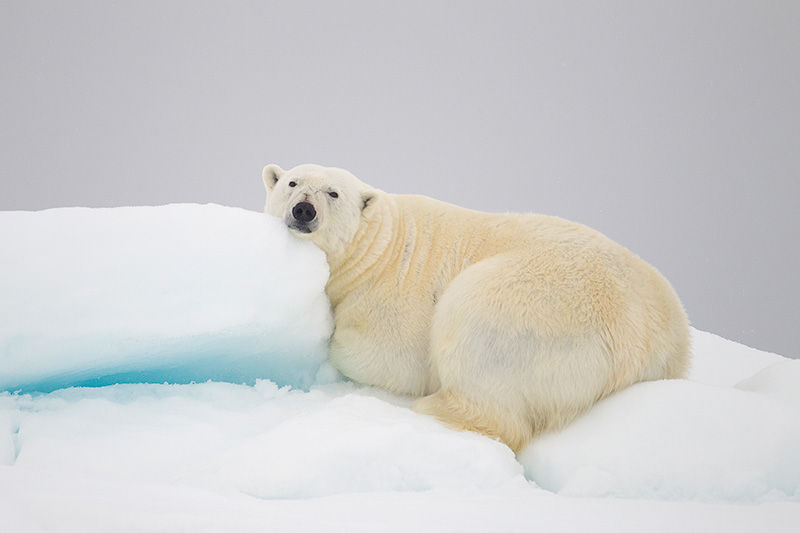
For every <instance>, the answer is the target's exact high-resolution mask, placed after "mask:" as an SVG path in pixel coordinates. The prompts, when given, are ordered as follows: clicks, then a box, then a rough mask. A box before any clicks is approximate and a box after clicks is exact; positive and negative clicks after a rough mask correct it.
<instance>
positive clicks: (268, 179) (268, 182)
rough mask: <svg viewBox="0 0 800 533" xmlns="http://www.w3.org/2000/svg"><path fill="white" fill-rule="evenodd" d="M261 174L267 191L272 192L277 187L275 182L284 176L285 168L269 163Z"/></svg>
mask: <svg viewBox="0 0 800 533" xmlns="http://www.w3.org/2000/svg"><path fill="white" fill-rule="evenodd" d="M261 176H262V177H263V178H264V187H266V188H267V192H271V191H272V189H274V188H275V184H276V183H278V180H279V179H281V176H283V169H282V168H281V167H279V166H278V165H267V166H265V167H264V172H262V174H261Z"/></svg>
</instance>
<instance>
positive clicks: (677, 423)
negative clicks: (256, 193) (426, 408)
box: [0, 205, 800, 532]
mask: <svg viewBox="0 0 800 533" xmlns="http://www.w3.org/2000/svg"><path fill="white" fill-rule="evenodd" d="M306 244H307V243H303V242H298V241H295V240H294V239H292V238H291V237H290V236H288V235H287V234H286V231H285V230H284V229H283V228H282V226H281V225H280V224H278V223H277V222H276V221H274V220H272V219H270V218H269V217H266V216H265V215H261V214H258V213H251V212H247V211H242V210H238V209H231V208H223V207H219V206H189V205H173V206H164V207H159V208H120V209H108V210H94V209H93V210H86V209H59V210H50V211H43V212H37V213H16V212H11V213H0V250H2V255H0V274H1V275H2V276H1V277H0V383H1V384H2V388H3V389H5V390H6V391H7V392H4V393H0V530H3V531H264V530H285V531H308V530H315V531H409V530H411V531H531V530H540V529H542V530H544V531H553V530H559V531H642V530H647V531H787V532H788V531H792V532H795V531H798V526H799V525H800V453H799V452H798V450H800V361H796V360H790V359H786V358H783V357H781V356H778V355H774V354H767V353H764V352H759V351H757V350H754V349H751V348H747V347H744V346H741V345H738V344H735V343H733V342H730V341H727V340H725V339H722V338H720V337H717V336H715V335H712V334H710V333H705V332H700V331H695V332H694V339H693V341H694V348H693V351H694V366H693V370H692V374H691V376H690V379H689V380H676V381H662V382H654V383H642V384H638V385H635V386H633V387H631V388H629V389H627V390H625V391H622V392H620V393H619V394H616V395H614V396H612V397H610V398H607V399H606V400H604V401H602V402H600V403H599V404H598V405H597V406H596V407H595V408H594V409H592V410H591V411H590V412H589V413H587V414H586V415H584V416H583V417H581V418H580V419H578V420H577V421H576V422H574V423H573V424H571V425H570V426H568V427H567V428H566V429H564V430H563V431H561V432H559V433H555V434H549V435H543V436H540V437H538V438H537V439H535V440H534V441H533V442H532V443H531V444H530V445H529V446H528V447H527V448H526V449H525V450H523V451H522V452H521V453H520V454H519V456H518V457H515V456H514V454H513V453H512V452H511V451H510V450H509V449H508V448H507V447H506V446H504V445H502V444H500V443H498V442H495V441H493V440H491V439H488V438H485V437H482V436H479V435H475V434H471V433H463V432H457V431H452V430H449V429H447V428H445V427H443V426H441V425H440V424H438V423H437V422H435V421H434V420H432V419H430V418H428V417H425V416H422V415H418V414H416V413H414V412H412V411H411V410H410V409H409V405H410V399H408V398H404V397H398V396H394V395H391V394H388V393H386V392H383V391H380V390H377V389H373V388H369V387H363V386H360V385H357V384H354V383H350V382H347V381H343V380H341V379H337V376H336V374H335V373H334V372H333V371H332V370H331V369H330V368H329V367H327V365H326V364H325V363H324V341H325V339H326V338H327V336H328V335H329V334H330V328H331V323H330V315H329V310H328V308H327V303H326V302H325V301H324V292H323V288H324V283H325V276H326V275H327V270H326V267H325V261H324V257H323V256H322V255H321V254H320V253H318V251H317V250H316V249H314V248H313V247H309V246H306ZM228 361H231V366H232V367H235V371H227V364H228ZM196 377H197V378H196ZM193 380H194V381H195V382H194V383H193V382H192V381H193ZM147 381H150V383H146V382H147ZM117 382H119V383H117ZM112 383H114V384H112ZM89 384H93V385H105V386H95V387H87V386H85V385H89ZM65 385H76V386H74V387H71V388H64V386H65ZM77 385H84V386H77Z"/></svg>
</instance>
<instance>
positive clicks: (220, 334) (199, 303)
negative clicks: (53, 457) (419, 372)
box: [0, 204, 332, 391]
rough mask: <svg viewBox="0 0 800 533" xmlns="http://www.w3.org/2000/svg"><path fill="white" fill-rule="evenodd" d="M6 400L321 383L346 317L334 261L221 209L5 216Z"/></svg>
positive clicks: (0, 328)
mask: <svg viewBox="0 0 800 533" xmlns="http://www.w3.org/2000/svg"><path fill="white" fill-rule="evenodd" d="M0 250H3V253H2V254H0V272H1V273H2V277H1V278H0V390H11V391H13V390H22V391H52V390H55V389H58V388H62V387H67V386H79V385H95V386H96V385H106V384H113V383H123V382H170V383H189V382H192V381H198V382H199V381H205V380H208V379H213V380H217V381H231V382H236V383H250V384H252V383H254V382H255V380H256V379H257V378H269V379H271V380H272V381H275V382H276V383H279V384H289V385H293V386H295V387H308V386H309V385H310V384H311V383H313V382H314V378H315V376H316V374H317V372H318V370H319V369H320V367H321V365H322V364H323V362H324V361H325V357H326V344H327V339H328V337H329V336H330V332H331V330H332V320H331V317H330V309H329V304H328V301H327V298H326V297H325V293H324V287H325V283H326V281H327V277H328V270H327V264H326V262H325V259H324V255H323V254H322V252H320V251H319V250H318V249H317V248H316V247H314V246H313V245H312V244H311V243H308V242H302V241H299V240H298V239H295V238H293V237H292V236H290V235H289V234H288V232H287V231H286V229H285V227H283V225H282V224H280V223H279V221H278V220H277V219H275V218H274V217H269V216H267V215H264V214H261V213H255V212H250V211H245V210H242V209H235V208H228V207H221V206H217V205H202V206H201V205H191V204H179V205H169V206H162V207H129V208H113V209H84V208H65V209H51V210H47V211H41V212H0Z"/></svg>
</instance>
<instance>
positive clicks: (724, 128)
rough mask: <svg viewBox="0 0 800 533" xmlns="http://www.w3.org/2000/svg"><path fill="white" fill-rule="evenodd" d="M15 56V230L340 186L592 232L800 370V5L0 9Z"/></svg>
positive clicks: (2, 30)
mask: <svg viewBox="0 0 800 533" xmlns="http://www.w3.org/2000/svg"><path fill="white" fill-rule="evenodd" d="M0 58H1V60H2V75H0V123H2V127H0V180H2V181H0V209H2V210H17V209H23V210H38V209H44V208H50V207H65V206H89V207H94V206H123V205H159V204H165V203H173V202H200V203H207V202H212V203H218V204H223V205H229V206H240V207H244V208H247V209H252V210H261V209H262V207H263V203H264V190H263V186H262V184H261V177H260V174H261V169H262V167H263V166H264V165H265V164H267V163H278V164H280V165H281V166H283V167H284V168H289V167H292V166H295V165H297V164H300V163H306V162H313V163H320V164H323V165H330V166H339V167H344V168H347V169H349V170H351V171H352V172H353V173H355V174H356V175H357V176H358V177H360V178H361V179H362V180H363V181H365V182H367V183H370V184H372V185H374V186H376V187H379V188H382V189H384V190H387V191H389V192H397V193H419V194H426V195H429V196H433V197H436V198H439V199H441V200H445V201H448V202H452V203H456V204H460V205H464V206H467V207H471V208H474V209H481V210H485V211H529V212H541V213H547V214H553V215H558V216H561V217H564V218H569V219H572V220H576V221H579V222H582V223H585V224H588V225H590V226H592V227H595V228H597V229H599V230H600V231H602V232H604V233H606V234H607V235H609V236H610V237H612V238H613V239H615V240H617V241H618V242H620V243H622V244H623V245H625V246H626V247H628V248H630V249H631V250H633V251H634V252H636V253H637V254H639V255H640V256H642V257H643V258H644V259H646V260H647V261H648V262H650V263H652V264H653V265H655V266H656V267H657V268H659V269H660V270H661V271H662V272H663V273H664V274H665V275H666V276H667V277H668V278H669V279H670V281H671V282H672V283H673V285H674V286H675V288H676V290H677V291H678V294H679V295H680V296H681V298H682V300H683V302H684V305H685V307H686V309H687V311H688V313H689V316H690V318H691V320H692V323H693V325H694V326H695V327H697V328H699V329H703V330H707V331H711V332H713V333H717V334H719V335H722V336H724V337H726V338H729V339H733V340H736V341H739V342H743V343H745V344H748V345H750V346H754V347H757V348H761V349H764V350H768V351H774V352H778V353H781V354H783V355H787V356H792V357H798V356H800V327H798V319H800V312H798V301H799V300H800V275H799V274H798V264H799V263H800V237H798V235H799V234H800V214H798V208H797V205H798V200H799V199H800V2H797V1H796V0H786V1H783V2H770V1H765V2H753V1H743V2H703V1H696V0H695V1H684V0H679V1H674V0H672V1H665V2H641V1H636V2H634V1H630V2H590V1H585V2H569V1H553V2H546V3H545V2H535V1H526V2H503V1H496V0H495V1H487V2H476V1H459V2H437V1H426V2H409V1H403V2H378V1H369V2H302V1H286V2H255V1H253V2H236V1H224V2H222V1H221V2H217V3H210V2H198V1H188V2H166V1H156V2H149V1H142V0H138V1H132V2H113V1H103V2H100V1H92V2H77V1H72V2H61V1H52V2H39V1H31V0H25V1H23V0H19V1H9V0H0ZM0 253H4V252H0Z"/></svg>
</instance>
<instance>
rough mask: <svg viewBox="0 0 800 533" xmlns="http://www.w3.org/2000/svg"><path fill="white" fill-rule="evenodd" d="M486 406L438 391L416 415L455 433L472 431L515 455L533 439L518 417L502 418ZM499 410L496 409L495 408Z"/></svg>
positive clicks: (417, 404)
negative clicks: (455, 431)
mask: <svg viewBox="0 0 800 533" xmlns="http://www.w3.org/2000/svg"><path fill="white" fill-rule="evenodd" d="M485 403H486V402H472V401H470V400H468V399H466V398H464V397H462V396H459V395H457V394H455V393H453V392H449V391H445V390H443V389H439V391H437V392H435V393H433V394H431V395H430V396H426V397H424V398H420V399H419V400H417V401H416V402H414V405H413V409H414V411H416V412H418V413H422V414H426V415H430V416H433V417H434V418H436V419H438V420H439V421H441V422H442V423H444V424H445V425H447V426H449V427H452V428H454V429H459V430H466V431H473V432H476V433H480V434H482V435H486V436H487V437H490V438H493V439H497V440H499V441H500V442H503V443H504V444H506V445H507V446H508V447H509V448H511V449H512V450H513V451H514V452H515V453H516V452H518V451H519V450H521V449H522V447H523V446H525V444H527V442H528V441H529V440H530V439H531V437H532V436H533V433H532V431H531V425H530V424H529V423H528V422H527V421H526V420H525V417H524V416H520V414H519V413H517V414H512V413H511V412H507V413H506V414H505V415H503V416H499V415H498V414H497V413H496V412H491V411H487V410H486V409H484V405H485ZM495 407H496V406H495Z"/></svg>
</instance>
